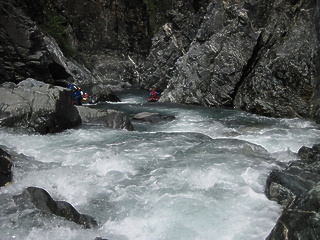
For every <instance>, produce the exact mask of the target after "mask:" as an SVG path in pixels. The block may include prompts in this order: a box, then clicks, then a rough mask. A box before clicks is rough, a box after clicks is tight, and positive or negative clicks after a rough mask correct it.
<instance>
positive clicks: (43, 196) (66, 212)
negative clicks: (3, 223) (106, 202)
mask: <svg viewBox="0 0 320 240" xmlns="http://www.w3.org/2000/svg"><path fill="white" fill-rule="evenodd" d="M13 198H14V202H15V203H16V204H17V205H18V206H20V207H21V208H24V209H32V208H37V209H39V210H42V211H45V212H49V213H52V214H54V215H57V216H60V217H63V218H65V219H67V220H69V221H72V222H75V223H77V224H79V225H82V226H84V227H85V228H93V227H96V226H97V225H98V223H97V222H96V220H94V218H93V217H91V216H89V215H86V214H81V213H79V212H78V211H77V210H76V209H75V208H74V207H73V206H72V205H71V204H70V203H68V202H65V201H55V200H53V198H52V197H51V196H50V194H49V193H48V192H47V191H45V190H44V189H42V188H37V187H28V188H27V189H25V190H24V191H23V193H22V194H20V195H17V196H14V197H13Z"/></svg>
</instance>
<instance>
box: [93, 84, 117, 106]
mask: <svg viewBox="0 0 320 240" xmlns="http://www.w3.org/2000/svg"><path fill="white" fill-rule="evenodd" d="M91 91H92V94H91V100H92V103H98V102H106V101H109V102H121V101H120V99H119V98H118V97H117V95H116V94H115V93H114V92H113V91H112V90H111V88H110V87H109V86H108V85H103V84H98V85H95V86H93V87H92V90H91Z"/></svg>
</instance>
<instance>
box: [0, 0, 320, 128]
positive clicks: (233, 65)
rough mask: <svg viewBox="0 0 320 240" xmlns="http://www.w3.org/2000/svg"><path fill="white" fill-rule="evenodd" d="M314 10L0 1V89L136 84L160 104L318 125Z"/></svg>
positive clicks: (223, 0)
mask: <svg viewBox="0 0 320 240" xmlns="http://www.w3.org/2000/svg"><path fill="white" fill-rule="evenodd" d="M319 5H320V4H319V3H318V1H316V0H290V1H287V0H271V1H263V0H255V1H253V0H188V1H171V0H170V1H169V0H168V1H159V0H129V1H120V0H84V1H75V0H56V1H53V0H48V1H45V0H39V1H34V0H4V1H1V3H0V43H1V45H0V52H1V55H0V64H1V68H0V82H5V81H12V82H16V83H17V82H20V81H21V80H23V79H25V78H28V77H32V78H35V79H37V80H40V81H44V82H48V83H54V82H56V81H58V80H61V79H72V80H75V81H76V82H79V83H94V82H115V83H118V82H121V81H126V80H128V79H129V80H132V79H134V78H139V83H140V85H141V87H142V88H145V89H148V88H150V87H153V86H155V87H157V88H158V90H160V91H161V92H162V101H171V102H180V103H187V104H199V105H203V106H209V107H234V108H237V109H243V110H246V111H249V112H252V113H257V114H261V115H265V116H272V117H303V118H312V119H315V120H316V121H317V122H320V110H319V109H320V97H319V96H320V95H319V93H320V86H319V70H318V69H319V67H318V66H319V60H320V59H319V56H320V53H319V39H320V37H319V29H320V28H319V22H320V21H319V20H320V19H319V18H320V16H319V12H320V7H319ZM163 23H165V24H163ZM159 26H160V29H159V31H157V30H158V28H159ZM132 70H134V71H135V72H133V71H132ZM134 73H137V74H136V75H134Z"/></svg>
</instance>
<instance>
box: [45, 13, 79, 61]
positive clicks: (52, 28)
mask: <svg viewBox="0 0 320 240" xmlns="http://www.w3.org/2000/svg"><path fill="white" fill-rule="evenodd" d="M66 25H67V20H66V19H65V18H64V17H63V16H61V15H53V16H50V17H48V18H47V19H46V20H45V21H44V22H43V23H42V24H41V25H40V26H41V28H42V29H43V30H44V31H45V32H47V33H48V34H49V35H50V36H52V37H53V38H54V39H55V40H56V41H57V43H58V45H59V47H60V48H61V50H62V52H63V53H64V54H65V55H66V56H74V55H75V54H76V51H75V50H74V49H72V48H71V47H70V45H69V44H68V41H67V34H66Z"/></svg>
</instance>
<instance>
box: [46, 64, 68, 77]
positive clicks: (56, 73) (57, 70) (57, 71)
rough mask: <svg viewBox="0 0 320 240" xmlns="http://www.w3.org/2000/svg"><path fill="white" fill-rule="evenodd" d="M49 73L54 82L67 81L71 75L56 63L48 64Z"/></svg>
mask: <svg viewBox="0 0 320 240" xmlns="http://www.w3.org/2000/svg"><path fill="white" fill-rule="evenodd" d="M49 71H50V74H51V76H52V78H53V79H54V80H61V79H67V78H69V77H71V75H70V74H69V73H67V71H66V69H65V68H64V67H63V66H61V65H59V64H58V63H56V62H53V63H51V64H49Z"/></svg>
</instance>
